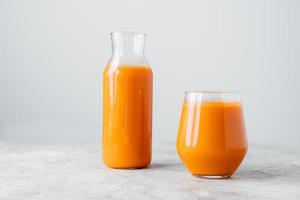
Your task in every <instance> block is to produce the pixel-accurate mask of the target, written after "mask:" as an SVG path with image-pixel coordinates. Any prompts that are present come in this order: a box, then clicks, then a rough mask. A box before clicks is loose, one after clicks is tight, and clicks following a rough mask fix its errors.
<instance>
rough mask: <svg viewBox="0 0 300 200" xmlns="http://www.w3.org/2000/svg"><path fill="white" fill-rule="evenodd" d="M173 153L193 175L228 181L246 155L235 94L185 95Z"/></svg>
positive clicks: (241, 114) (201, 93)
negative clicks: (177, 155) (176, 154)
mask: <svg viewBox="0 0 300 200" xmlns="http://www.w3.org/2000/svg"><path fill="white" fill-rule="evenodd" d="M177 151H178V154H179V156H180V158H181V160H182V161H183V163H184V165H185V166H186V168H187V169H188V170H189V171H190V172H191V173H192V174H193V175H196V176H199V177H204V178H228V177H230V176H231V175H232V174H233V173H234V172H235V171H236V170H237V168H238V167H239V165H240V163H241V162H242V160H243V158H244V156H245V155H246V152H247V137H246V131H245V125H244V118H243V109H242V105H241V101H240V95H239V93H238V92H186V94H185V99H184V102H183V106H182V111H181V118H180V125H179V130H178V137H177Z"/></svg>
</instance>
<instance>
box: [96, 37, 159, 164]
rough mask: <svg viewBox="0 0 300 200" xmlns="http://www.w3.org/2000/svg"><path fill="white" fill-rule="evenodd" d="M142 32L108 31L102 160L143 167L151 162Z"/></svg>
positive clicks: (148, 72)
mask: <svg viewBox="0 0 300 200" xmlns="http://www.w3.org/2000/svg"><path fill="white" fill-rule="evenodd" d="M145 38H146V35H145V34H144V33H133V32H119V33H111V41H112V49H113V52H112V57H111V58H110V60H109V62H108V64H107V66H106V68H105V70H104V73H103V137H102V144H103V145H102V150H103V151H102V155H103V161H104V163H105V164H106V165H107V166H108V167H111V168H143V167H146V166H147V165H149V164H150V162H151V151H152V79H153V78H152V76H153V75H152V70H151V67H150V66H149V64H148V62H147V60H146V58H145V56H144V49H145Z"/></svg>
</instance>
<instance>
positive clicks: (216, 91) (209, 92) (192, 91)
mask: <svg viewBox="0 0 300 200" xmlns="http://www.w3.org/2000/svg"><path fill="white" fill-rule="evenodd" d="M185 94H240V92H239V91H237V90H189V91H185Z"/></svg>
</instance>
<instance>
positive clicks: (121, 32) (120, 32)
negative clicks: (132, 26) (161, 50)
mask: <svg viewBox="0 0 300 200" xmlns="http://www.w3.org/2000/svg"><path fill="white" fill-rule="evenodd" d="M110 35H111V36H118V35H134V36H146V33H145V32H135V31H118V32H111V33H110Z"/></svg>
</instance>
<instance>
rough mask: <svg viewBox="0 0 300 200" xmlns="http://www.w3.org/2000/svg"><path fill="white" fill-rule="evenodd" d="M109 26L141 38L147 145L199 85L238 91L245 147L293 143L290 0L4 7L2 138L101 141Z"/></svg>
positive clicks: (297, 103)
mask: <svg viewBox="0 0 300 200" xmlns="http://www.w3.org/2000/svg"><path fill="white" fill-rule="evenodd" d="M112 31H143V32H147V41H146V56H147V59H148V61H149V62H150V64H151V65H152V68H153V71H154V81H155V82H154V116H153V119H154V124H153V128H154V130H153V136H154V141H155V143H154V145H155V144H157V143H159V142H160V141H169V142H172V143H174V142H175V140H176V136H177V128H178V121H179V115H180V109H181V104H182V100H183V96H184V91H186V90H203V89H205V90H209V89H229V90H232V89H233V90H239V91H241V93H242V99H243V105H244V112H245V118H246V127H247V132H248V140H249V143H250V144H254V143H260V144H262V145H299V144H300V133H299V130H300V99H299V97H300V95H299V92H300V81H299V75H300V73H299V72H300V70H299V67H300V1H297V0H295V1H293V0H281V1H280V0H270V1H266V0H236V1H233V0H204V1H196V0H194V1H188V0H185V1H176V0H165V1H163V0H161V1H150V0H149V1H143V0H134V1H131V0H126V1H124V0H119V1H116V0H111V1H100V0H94V1H92V0H87V1H83V0H82V1H78V0H73V1H71V0H69V1H67V0H59V1H58V0H39V1H38V0H36V1H22V0H0V140H2V141H6V140H7V141H13V142H33V143H100V142H101V127H102V125H101V123H102V118H101V115H102V78H101V77H102V72H103V69H104V66H105V64H106V62H107V61H108V59H109V57H110V55H111V44H110V38H109V33H110V32H112ZM174 148H175V147H174Z"/></svg>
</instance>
